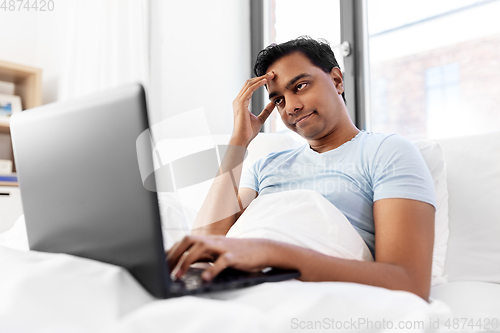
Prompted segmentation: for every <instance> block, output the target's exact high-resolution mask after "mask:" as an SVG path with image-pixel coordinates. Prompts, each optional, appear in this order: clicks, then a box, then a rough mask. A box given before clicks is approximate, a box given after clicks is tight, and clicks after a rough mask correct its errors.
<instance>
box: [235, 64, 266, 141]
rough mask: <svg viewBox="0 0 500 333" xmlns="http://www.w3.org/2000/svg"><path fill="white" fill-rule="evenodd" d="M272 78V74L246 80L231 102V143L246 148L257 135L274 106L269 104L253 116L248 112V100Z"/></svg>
mask: <svg viewBox="0 0 500 333" xmlns="http://www.w3.org/2000/svg"><path fill="white" fill-rule="evenodd" d="M273 78H274V73H273V72H269V73H267V74H265V75H262V76H259V77H255V78H253V79H249V80H247V82H246V83H245V85H244V86H243V88H242V89H241V91H240V93H239V94H238V96H236V98H235V99H234V101H233V113H234V128H233V135H232V138H231V140H232V142H233V143H235V144H237V145H241V146H245V147H247V146H248V144H250V142H251V141H252V140H253V139H254V138H255V137H256V136H257V134H259V132H260V129H261V128H262V125H264V122H265V121H266V119H267V118H268V117H269V115H270V114H271V112H273V110H274V104H273V103H269V104H267V106H266V107H265V108H264V110H262V112H261V113H260V114H259V115H258V116H255V115H254V114H253V113H252V112H250V110H249V108H248V107H249V105H250V100H251V99H252V95H253V93H254V92H255V91H256V90H257V89H258V88H260V87H262V86H263V85H265V84H266V83H267V82H268V81H269V80H272V79H273Z"/></svg>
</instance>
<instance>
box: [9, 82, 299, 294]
mask: <svg viewBox="0 0 500 333" xmlns="http://www.w3.org/2000/svg"><path fill="white" fill-rule="evenodd" d="M148 128H149V124H148V115H147V107H146V99H145V93H144V89H143V87H142V86H141V85H140V84H130V85H126V86H122V87H119V88H115V89H112V90H109V91H106V92H102V93H98V94H95V95H92V96H88V97H85V98H79V99H75V100H72V101H67V102H59V103H53V104H47V105H44V106H41V107H37V108H34V109H30V110H27V111H24V112H21V113H19V114H17V115H14V116H13V117H12V119H11V135H12V142H13V148H14V157H15V163H16V168H17V174H18V178H19V179H18V180H19V186H20V188H21V198H22V204H23V210H24V215H25V220H26V229H27V233H28V241H29V246H30V249H31V250H35V251H43V252H53V253H67V254H71V255H75V256H80V257H84V258H89V259H94V260H98V261H102V262H106V263H110V264H114V265H118V266H122V267H124V268H126V269H127V270H128V271H129V272H130V273H131V274H132V276H134V277H135V279H137V281H138V282H139V283H140V284H141V285H142V286H143V287H144V288H145V289H146V290H147V291H148V292H149V293H151V294H152V295H153V296H155V297H157V298H169V297H176V296H182V295H189V294H197V293H204V292H210V291H216V290H227V289H234V288H241V287H245V286H251V285H255V284H259V283H263V282H275V281H282V280H287V279H292V278H296V277H298V276H299V275H300V274H299V272H297V271H293V270H281V269H275V268H273V269H270V270H267V271H263V272H258V273H247V272H242V271H238V270H235V269H230V268H229V269H226V270H225V271H223V272H222V273H221V274H220V276H218V277H217V278H215V279H213V280H212V281H210V282H206V281H203V280H202V279H201V278H200V273H201V271H202V270H201V269H195V268H192V269H190V270H189V271H188V273H186V277H185V278H183V279H181V280H177V279H172V278H171V277H170V273H169V267H168V266H167V265H168V263H167V261H166V258H165V249H164V247H163V238H162V228H161V220H160V210H159V205H158V197H157V193H156V191H150V190H148V189H147V188H146V187H145V184H144V183H143V179H142V178H141V174H140V168H139V165H138V164H139V163H138V158H137V152H136V140H137V138H138V137H139V135H140V134H141V133H143V132H144V131H145V130H147V129H148ZM148 158H149V157H148ZM151 158H152V157H151ZM148 163H153V162H152V161H149V162H148ZM149 181H151V180H149ZM164 223H165V224H166V225H167V226H168V223H169V221H164Z"/></svg>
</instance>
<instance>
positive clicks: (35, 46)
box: [0, 1, 67, 103]
mask: <svg viewBox="0 0 500 333" xmlns="http://www.w3.org/2000/svg"><path fill="white" fill-rule="evenodd" d="M66 5H67V2H63V1H55V6H54V10H53V11H45V12H35V11H33V10H31V11H26V10H25V9H21V10H20V11H17V8H16V10H15V11H8V10H7V11H4V10H0V31H1V33H0V45H1V47H0V59H1V60H4V61H10V62H14V63H19V64H22V65H27V66H32V67H38V68H41V69H42V70H43V74H42V75H43V76H42V84H43V95H42V101H43V103H50V102H54V101H56V100H57V99H58V77H59V74H60V70H61V58H60V53H61V52H60V51H61V48H62V45H61V40H62V34H63V33H64V31H65V28H66V26H67V23H66V20H65V15H64V12H65V8H66ZM16 7H17V2H16Z"/></svg>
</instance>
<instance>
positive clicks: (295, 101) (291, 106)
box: [285, 96, 304, 115]
mask: <svg viewBox="0 0 500 333" xmlns="http://www.w3.org/2000/svg"><path fill="white" fill-rule="evenodd" d="M303 107H304V105H303V104H302V102H301V101H300V99H299V98H298V97H297V96H292V97H289V98H288V100H287V103H286V106H285V111H286V113H288V114H289V115H292V114H294V113H296V112H297V111H300V110H302V108H303Z"/></svg>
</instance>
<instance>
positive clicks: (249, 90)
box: [238, 72, 274, 99]
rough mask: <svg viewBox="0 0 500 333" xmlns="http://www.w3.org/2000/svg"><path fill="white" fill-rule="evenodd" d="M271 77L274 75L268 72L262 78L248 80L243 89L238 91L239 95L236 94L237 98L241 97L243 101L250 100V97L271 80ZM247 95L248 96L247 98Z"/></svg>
mask: <svg viewBox="0 0 500 333" xmlns="http://www.w3.org/2000/svg"><path fill="white" fill-rule="evenodd" d="M273 77H274V73H273V72H269V73H266V74H264V75H262V76H259V77H255V78H253V79H250V80H248V81H247V83H246V84H245V86H244V87H243V89H242V90H241V91H240V94H238V97H242V98H244V99H250V98H251V97H252V94H253V93H254V92H255V91H256V90H257V89H259V88H260V87H261V86H263V85H264V84H266V83H267V82H268V81H269V80H272V78H273ZM249 94H250V96H248V95H249Z"/></svg>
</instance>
